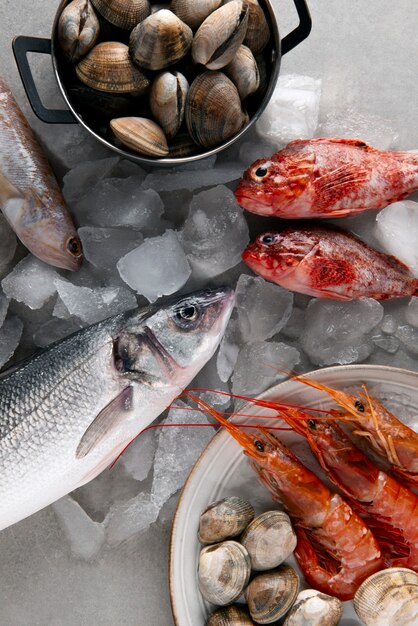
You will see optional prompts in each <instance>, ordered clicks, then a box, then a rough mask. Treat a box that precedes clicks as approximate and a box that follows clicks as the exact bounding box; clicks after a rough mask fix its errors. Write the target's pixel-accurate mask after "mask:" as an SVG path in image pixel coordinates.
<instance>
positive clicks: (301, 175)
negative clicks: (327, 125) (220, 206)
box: [235, 138, 418, 219]
mask: <svg viewBox="0 0 418 626" xmlns="http://www.w3.org/2000/svg"><path fill="white" fill-rule="evenodd" d="M417 189H418V154H413V153H409V152H382V151H380V150H375V148H372V147H371V146H369V145H367V144H366V143H364V142H363V141H360V140H358V139H335V138H323V139H309V140H297V141H292V142H291V143H290V144H289V145H288V146H286V148H284V150H281V151H280V152H277V153H276V154H274V155H273V156H272V157H271V158H270V159H262V160H259V161H256V162H255V163H254V164H253V165H252V166H251V167H250V168H249V169H248V170H247V171H246V172H245V173H244V178H243V179H242V180H241V181H240V183H239V185H238V187H237V189H236V191H235V196H236V198H237V200H238V202H239V204H240V205H241V206H242V207H243V208H244V209H247V210H248V211H252V212H253V213H257V214H259V215H269V216H277V217H283V218H287V219H298V218H312V217H344V216H345V215H350V214H352V213H359V212H361V211H365V210H366V209H383V208H384V207H385V206H387V205H388V204H391V203H392V202H396V201H397V200H401V199H402V198H405V197H406V196H407V195H409V194H410V193H412V192H414V191H416V190H417Z"/></svg>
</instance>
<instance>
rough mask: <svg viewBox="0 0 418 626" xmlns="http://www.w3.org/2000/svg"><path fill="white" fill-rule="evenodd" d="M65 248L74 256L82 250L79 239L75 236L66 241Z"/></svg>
mask: <svg viewBox="0 0 418 626" xmlns="http://www.w3.org/2000/svg"><path fill="white" fill-rule="evenodd" d="M67 250H68V252H70V253H71V254H72V255H73V256H75V257H78V256H80V254H81V252H82V250H81V243H80V240H79V239H78V238H77V237H71V239H69V240H68V241H67Z"/></svg>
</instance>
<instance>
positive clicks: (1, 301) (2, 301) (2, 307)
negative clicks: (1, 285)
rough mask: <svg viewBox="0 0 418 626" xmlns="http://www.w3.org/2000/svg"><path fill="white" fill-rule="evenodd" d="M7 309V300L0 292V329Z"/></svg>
mask: <svg viewBox="0 0 418 626" xmlns="http://www.w3.org/2000/svg"><path fill="white" fill-rule="evenodd" d="M8 309H9V300H8V299H7V298H6V296H5V295H4V293H2V292H1V291H0V327H1V326H3V322H4V320H5V319H6V315H7V311H8Z"/></svg>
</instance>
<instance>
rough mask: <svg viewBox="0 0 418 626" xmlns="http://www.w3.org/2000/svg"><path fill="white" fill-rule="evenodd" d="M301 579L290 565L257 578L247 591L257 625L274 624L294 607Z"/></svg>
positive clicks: (248, 602)
mask: <svg viewBox="0 0 418 626" xmlns="http://www.w3.org/2000/svg"><path fill="white" fill-rule="evenodd" d="M298 592H299V577H298V575H297V574H296V572H295V570H294V569H292V568H291V567H289V565H281V566H280V567H279V568H277V569H276V570H272V571H271V572H265V573H264V574H259V576H256V578H254V579H253V580H252V581H251V582H250V584H249V585H248V587H247V589H246V590H245V599H246V600H247V604H248V608H249V611H250V615H251V617H252V618H253V620H254V621H255V622H257V624H272V623H273V622H275V621H276V620H278V619H280V618H281V617H283V615H285V614H286V613H287V611H288V610H289V609H290V608H291V607H292V606H293V603H294V602H295V600H296V596H297V595H298Z"/></svg>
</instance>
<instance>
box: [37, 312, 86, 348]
mask: <svg viewBox="0 0 418 626" xmlns="http://www.w3.org/2000/svg"><path fill="white" fill-rule="evenodd" d="M82 327H83V325H82V324H81V322H79V321H78V320H77V319H75V318H70V319H52V320H48V321H47V322H45V324H42V326H40V327H39V328H38V329H37V330H36V332H35V333H34V335H33V341H34V343H35V346H38V347H39V348H46V346H49V345H51V343H54V342H55V341H60V340H61V339H64V337H68V335H71V334H72V333H75V332H77V331H78V330H80V329H81V328H82Z"/></svg>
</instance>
